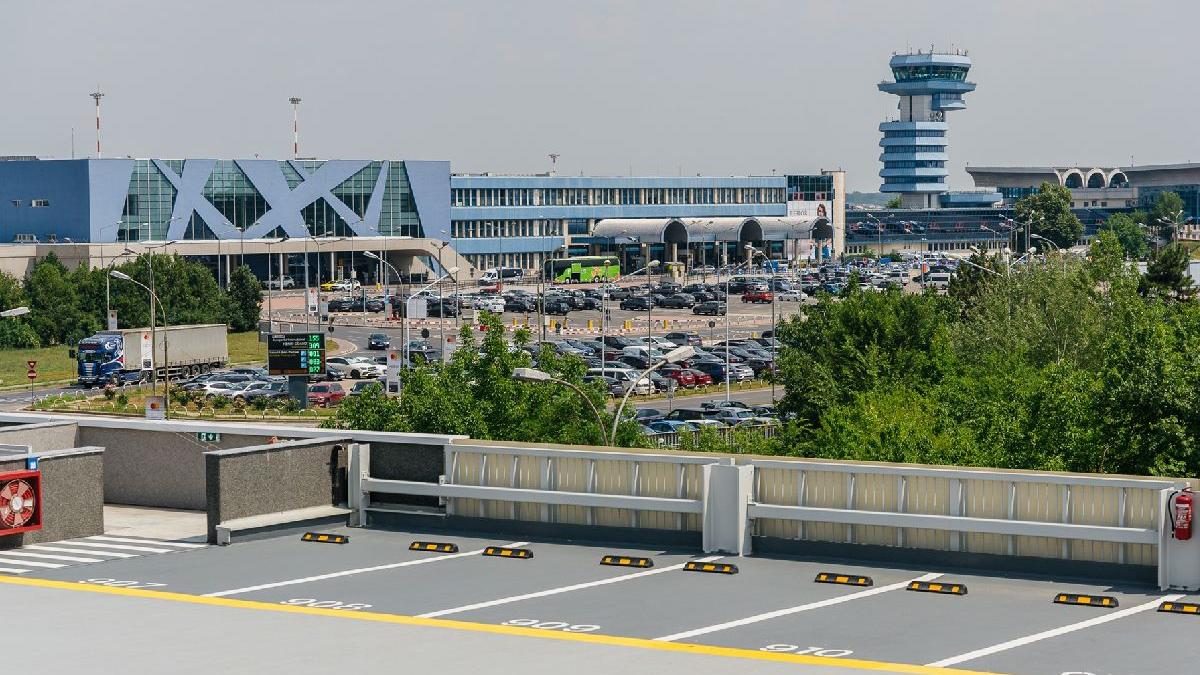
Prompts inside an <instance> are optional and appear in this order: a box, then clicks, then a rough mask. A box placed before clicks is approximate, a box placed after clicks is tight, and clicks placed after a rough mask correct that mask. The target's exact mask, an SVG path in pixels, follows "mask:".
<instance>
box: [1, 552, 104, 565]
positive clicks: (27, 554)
mask: <svg viewBox="0 0 1200 675" xmlns="http://www.w3.org/2000/svg"><path fill="white" fill-rule="evenodd" d="M4 555H6V556H14V555H15V556H17V557H18V558H44V559H46V560H65V561H67V562H80V563H96V562H104V561H103V560H101V559H99V558H80V557H78V556H70V555H54V554H51V553H30V552H28V551H5V552H4Z"/></svg>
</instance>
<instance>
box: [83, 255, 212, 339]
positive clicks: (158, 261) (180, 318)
mask: <svg viewBox="0 0 1200 675" xmlns="http://www.w3.org/2000/svg"><path fill="white" fill-rule="evenodd" d="M150 258H151V256H149V255H140V256H138V257H137V258H136V259H134V260H131V261H129V262H126V263H124V264H121V265H117V266H116V267H115V269H117V270H119V271H121V272H123V273H125V274H128V275H129V276H130V277H132V278H133V279H135V280H137V281H138V282H140V283H142V284H145V285H146V286H151V283H150ZM153 259H154V284H153V287H154V290H155V293H157V294H158V297H159V299H160V300H162V303H163V306H164V308H165V309H166V313H167V318H168V319H169V320H170V323H171V324H172V325H185V324H195V323H225V322H226V303H225V298H224V295H223V294H222V292H221V289H220V288H219V287H218V286H217V282H216V279H214V278H213V275H212V273H211V272H210V271H209V270H208V268H206V267H205V266H204V265H202V264H201V263H199V262H197V261H193V260H188V259H186V258H183V257H180V256H178V255H165V254H155V255H154V256H153ZM107 273H108V270H107V268H105V267H96V268H90V269H87V268H77V269H76V270H75V271H74V272H72V273H71V274H72V277H71V278H72V282H73V283H74V284H75V287H76V288H77V290H78V293H79V305H80V309H81V310H82V311H84V312H86V313H87V314H88V315H90V316H94V317H96V318H97V320H106V319H105V314H104V312H105V302H104V293H105V286H106V283H107V284H108V285H109V286H110V287H111V293H110V295H111V297H112V309H114V310H116V311H117V317H118V319H119V321H120V325H121V326H123V327H126V328H129V327H140V326H149V325H150V302H149V298H148V297H147V296H146V292H145V291H143V290H142V289H140V288H138V287H137V286H134V285H133V284H130V283H129V282H128V281H121V280H118V279H108V280H106V279H105V276H106V275H107ZM158 320H159V321H160V322H161V321H162V314H161V313H159V315H158Z"/></svg>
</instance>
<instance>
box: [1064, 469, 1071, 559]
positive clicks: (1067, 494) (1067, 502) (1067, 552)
mask: <svg viewBox="0 0 1200 675" xmlns="http://www.w3.org/2000/svg"><path fill="white" fill-rule="evenodd" d="M1062 522H1063V523H1064V524H1070V522H1071V486H1070V485H1064V486H1063V502H1062ZM1062 559H1063V560H1070V559H1071V541H1070V540H1069V539H1063V540H1062Z"/></svg>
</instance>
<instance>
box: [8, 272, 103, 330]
mask: <svg viewBox="0 0 1200 675" xmlns="http://www.w3.org/2000/svg"><path fill="white" fill-rule="evenodd" d="M25 293H26V295H27V296H28V299H29V314H28V315H27V316H26V319H28V323H29V325H30V326H32V327H33V329H34V331H35V332H36V333H37V335H38V337H39V339H40V340H41V342H42V343H43V344H48V345H54V344H71V343H74V342H76V341H78V340H80V339H81V338H83V337H86V336H87V335H90V334H91V333H93V332H94V331H96V330H97V329H99V327H100V322H99V320H98V319H97V318H96V317H94V316H89V315H86V314H84V313H83V312H82V311H81V310H80V307H79V296H78V293H77V292H76V289H75V286H74V284H72V283H71V282H70V275H69V274H68V273H67V269H66V267H64V266H63V264H62V263H61V262H60V261H59V260H58V256H56V255H55V254H54V252H53V251H52V252H50V253H49V254H47V255H46V257H45V258H42V259H40V260H38V261H37V262H35V263H34V265H33V268H32V269H31V270H30V271H29V275H28V276H27V277H25Z"/></svg>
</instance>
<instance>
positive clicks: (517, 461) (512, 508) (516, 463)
mask: <svg viewBox="0 0 1200 675" xmlns="http://www.w3.org/2000/svg"><path fill="white" fill-rule="evenodd" d="M520 466H521V456H520V455H513V461H512V472H511V475H510V476H509V481H508V483H509V487H514V488H515V487H517V469H518V468H519V467H520ZM508 512H509V514H511V516H512V519H513V520H516V519H517V503H516V502H512V503H510V504H509V505H508Z"/></svg>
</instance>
